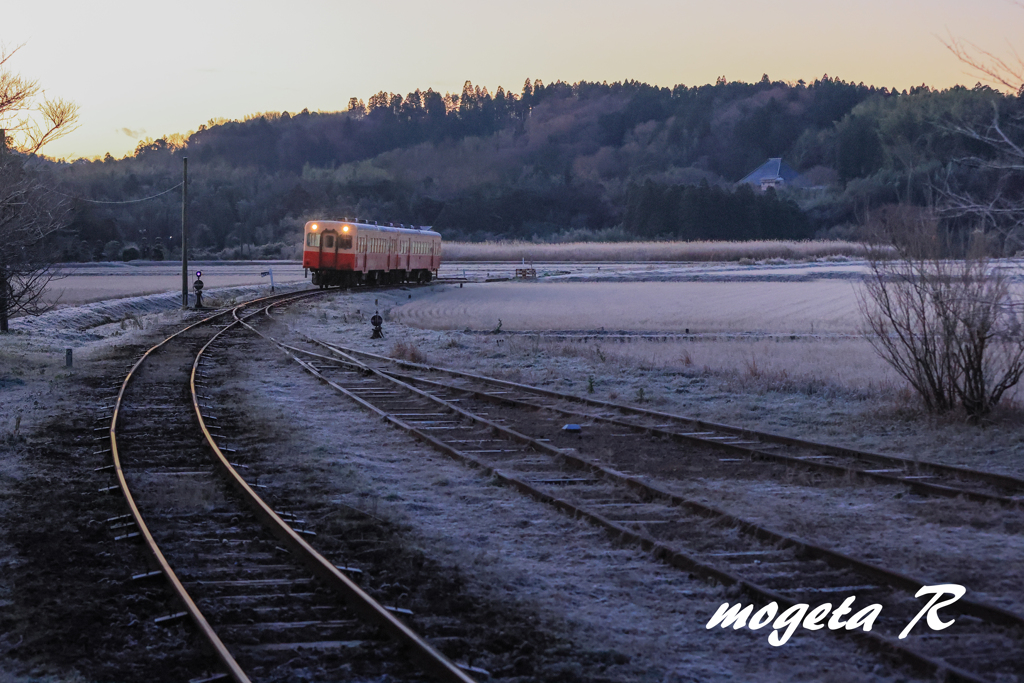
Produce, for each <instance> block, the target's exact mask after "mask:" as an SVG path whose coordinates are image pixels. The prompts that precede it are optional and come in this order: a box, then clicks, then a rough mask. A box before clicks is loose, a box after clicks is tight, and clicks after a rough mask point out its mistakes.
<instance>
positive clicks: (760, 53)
mask: <svg viewBox="0 0 1024 683" xmlns="http://www.w3.org/2000/svg"><path fill="white" fill-rule="evenodd" d="M951 34H952V35H954V36H956V37H958V38H961V39H964V40H969V41H972V42H974V43H976V44H978V45H980V46H982V47H985V48H987V49H989V50H992V51H994V52H996V53H999V54H1002V55H1007V56H1011V55H1012V54H1013V52H1012V49H1013V48H1014V47H1017V48H1019V49H1020V50H1021V51H1022V53H1024V35H1022V34H1024V9H1022V8H1021V7H1020V6H1018V5H1016V4H1014V3H1012V2H1010V1H1009V0H717V1H713V0H695V1H691V0H675V1H670V0H631V1H627V0H615V1H614V2H612V1H610V0H593V1H591V2H581V1H577V2H570V1H568V0H516V1H515V2H509V1H506V2H485V1H482V0H475V1H472V2H470V1H468V0H432V1H431V2H425V1H420V2H412V1H410V0H390V1H384V2H381V1H377V2H374V1H372V0H370V1H368V0H358V1H350V0H334V1H328V0H291V1H290V2H283V1H280V0H279V1H277V2H269V1H267V0H248V1H247V2H236V1H228V0H204V1H202V2H199V1H196V0H178V1H177V2H161V3H153V2H147V1H146V0H142V1H139V0H134V1H132V2H121V1H118V0H101V1H91V2H82V1H81V0H74V1H71V0H51V2H18V3H6V6H5V7H4V10H3V16H2V21H0V42H2V43H3V45H5V46H6V47H7V48H8V49H10V48H13V47H16V46H18V45H21V44H24V47H23V48H22V49H21V51H20V52H18V53H17V55H15V56H14V57H13V58H12V59H11V60H10V61H9V62H8V66H9V67H10V68H11V69H12V70H13V71H15V72H17V73H20V74H21V75H23V76H26V77H30V78H34V79H37V80H38V81H39V82H40V84H41V85H42V86H43V87H44V88H45V89H46V91H47V93H48V94H50V95H51V96H56V97H63V98H65V99H70V100H72V101H74V102H76V103H78V105H79V106H80V107H81V126H80V128H79V129H78V130H77V131H75V132H74V133H72V134H71V135H69V136H68V137H66V138H65V139H63V140H60V141H58V142H56V143H54V144H52V145H50V146H48V147H46V148H45V149H44V150H43V151H44V153H46V154H47V155H49V156H56V157H65V158H77V157H81V156H85V157H92V156H102V155H103V154H104V153H105V152H110V153H111V154H113V155H114V156H116V157H118V158H120V157H121V156H123V155H125V154H126V153H129V152H131V151H133V150H134V149H135V146H136V144H137V143H138V141H139V139H141V138H144V137H152V138H159V137H161V136H163V135H168V134H172V133H187V132H188V131H193V130H195V129H196V128H198V127H199V125H201V124H203V123H205V122H206V121H208V120H209V119H212V118H218V117H225V118H239V119H240V118H242V117H244V116H245V115H246V114H251V113H255V112H258V111H290V112H297V111H301V110H302V109H303V108H308V109H309V110H310V111H317V110H320V111H338V110H342V109H345V108H346V106H347V103H348V99H349V98H350V97H358V98H361V99H363V100H367V99H369V97H370V95H372V94H374V93H376V92H378V91H380V90H386V91H389V92H397V93H400V94H402V95H405V94H406V93H408V92H410V91H412V90H415V89H416V88H421V89H424V90H425V89H427V88H434V90H437V91H440V92H442V93H443V92H445V91H452V92H461V91H462V84H463V83H464V82H465V81H466V80H471V81H472V82H473V83H474V84H475V85H480V86H487V87H488V89H490V90H491V91H494V90H496V89H497V87H498V86H499V85H502V86H504V87H505V88H506V89H507V90H508V89H511V90H513V91H515V92H517V93H518V92H519V91H520V90H521V89H522V85H523V81H524V80H525V79H526V78H530V79H537V78H539V79H541V80H542V81H544V82H545V83H549V82H552V81H555V80H559V79H561V80H563V81H567V82H573V81H578V80H581V79H583V80H588V81H604V80H607V81H609V82H611V81H616V80H624V79H636V80H641V81H646V82H648V83H652V84H655V85H661V86H672V85H675V84H678V83H683V84H686V85H701V84H704V83H713V82H714V81H715V79H716V78H717V77H718V76H722V75H724V76H725V77H726V78H727V79H728V80H744V81H756V80H758V79H760V77H761V74H763V73H767V74H768V75H769V77H771V78H772V79H773V80H785V81H796V80H798V79H801V78H802V79H804V80H806V81H812V80H814V79H816V78H818V77H820V76H822V75H823V74H825V73H827V74H829V75H830V76H833V77H838V78H842V79H843V80H847V81H855V82H860V81H863V82H864V83H867V84H874V85H877V86H886V87H890V88H892V87H897V88H899V89H901V90H902V89H904V88H908V87H910V86H914V85H920V84H921V83H927V84H928V85H930V86H934V87H948V86H950V85H954V84H957V83H963V84H966V85H973V84H974V83H975V82H977V81H978V77H977V76H976V75H973V74H970V73H968V71H967V70H966V68H965V67H964V66H963V65H962V64H961V63H960V62H958V61H957V60H956V58H955V57H954V56H953V55H951V54H950V53H949V52H948V51H947V50H946V48H945V47H944V46H943V44H942V39H944V38H947V37H948V36H949V35H951Z"/></svg>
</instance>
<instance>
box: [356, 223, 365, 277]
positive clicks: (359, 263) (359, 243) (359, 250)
mask: <svg viewBox="0 0 1024 683" xmlns="http://www.w3.org/2000/svg"><path fill="white" fill-rule="evenodd" d="M356 270H357V271H359V272H361V273H365V272H366V235H360V234H358V233H357V234H356Z"/></svg>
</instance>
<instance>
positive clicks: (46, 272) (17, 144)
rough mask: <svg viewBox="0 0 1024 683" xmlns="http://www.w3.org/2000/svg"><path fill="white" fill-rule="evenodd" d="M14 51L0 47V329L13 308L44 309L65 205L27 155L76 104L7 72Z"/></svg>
mask: <svg viewBox="0 0 1024 683" xmlns="http://www.w3.org/2000/svg"><path fill="white" fill-rule="evenodd" d="M15 52H17V48H16V49H15V50H13V51H10V52H8V51H6V50H0V131H2V132H3V134H2V135H0V332H7V331H8V318H9V317H10V316H11V315H13V314H16V313H37V312H39V311H41V310H44V309H45V308H46V306H44V304H43V300H42V294H43V291H44V289H45V287H46V285H47V283H48V282H49V281H50V280H51V279H52V278H53V277H54V274H55V272H56V271H55V269H54V262H55V257H56V254H55V252H54V250H53V248H52V246H53V245H52V237H53V236H54V234H55V233H56V232H57V231H58V230H60V229H61V228H62V227H64V225H66V224H67V217H68V204H67V202H66V201H64V198H63V197H62V196H60V195H59V194H57V193H56V192H54V191H53V190H52V189H50V188H49V187H48V186H47V184H46V183H45V181H44V180H43V178H42V176H41V174H40V173H39V172H37V171H36V170H34V169H33V163H32V162H33V158H32V157H33V156H34V155H35V154H36V153H37V152H39V150H40V149H41V148H42V147H43V146H44V145H46V144H48V143H50V142H53V141H54V140H56V139H58V138H59V137H61V136H63V135H66V134H67V133H69V132H71V131H72V130H74V127H75V122H76V120H77V118H78V108H77V106H76V105H74V104H72V103H69V102H65V101H64V100H54V99H48V98H46V97H45V96H43V95H42V91H41V90H40V87H39V84H38V83H37V82H36V81H30V80H27V79H25V78H23V77H21V76H19V75H17V74H14V73H12V72H11V71H10V70H9V69H8V67H7V62H8V61H9V60H10V58H11V56H12V55H13V54H14V53H15Z"/></svg>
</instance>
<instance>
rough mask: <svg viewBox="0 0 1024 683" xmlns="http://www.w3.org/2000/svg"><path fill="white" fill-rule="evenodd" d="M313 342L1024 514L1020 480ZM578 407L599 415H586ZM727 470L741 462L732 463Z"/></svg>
mask: <svg viewBox="0 0 1024 683" xmlns="http://www.w3.org/2000/svg"><path fill="white" fill-rule="evenodd" d="M312 341H313V342H314V343H316V344H318V345H320V346H321V347H323V348H329V349H335V350H337V351H341V352H343V353H346V354H350V355H352V356H357V357H360V358H365V359H367V362H370V363H374V364H375V365H374V367H376V368H377V369H379V370H381V371H382V372H385V373H387V374H389V375H391V376H393V377H395V378H397V379H401V380H403V381H406V382H410V383H412V384H414V385H416V386H422V387H427V388H442V389H452V390H459V391H463V392H466V393H467V394H470V395H472V396H474V397H475V398H478V399H481V400H485V401H490V402H492V403H496V404H500V405H507V406H511V407H517V408H527V409H532V410H538V411H539V410H543V411H550V412H552V413H557V414H559V415H563V416H565V417H571V418H575V419H577V420H579V421H580V422H584V421H586V422H587V423H589V425H590V426H591V427H594V426H598V427H600V426H608V427H610V428H611V429H612V430H618V431H622V429H627V430H631V431H633V432H634V433H640V434H648V435H652V436H656V437H663V438H667V439H671V440H674V441H677V442H681V443H685V444H687V445H691V446H692V445H697V446H702V447H705V448H708V449H714V450H716V451H719V452H725V453H728V454H730V455H733V456H741V457H742V459H743V460H744V461H747V462H748V463H749V464H754V463H758V462H763V463H777V464H782V465H785V466H787V467H792V468H799V469H804V470H808V471H814V472H821V473H824V474H829V475H835V476H840V477H849V476H853V477H857V478H860V479H863V480H869V481H872V482H876V483H883V484H890V485H895V486H901V487H905V488H906V489H908V490H909V491H910V492H913V493H915V494H918V495H927V496H941V497H947V498H956V497H963V498H965V499H967V500H973V501H976V502H980V503H996V504H999V505H1002V506H1005V507H1011V508H1014V507H1017V508H1024V479H1018V478H1016V477H1011V476H1007V475H1002V474H996V473H993V472H984V471H980V470H973V469H968V468H965V467H955V466H951V465H942V464H939V463H931V462H927V461H924V460H912V459H909V458H900V457H897V456H892V455H883V454H880V453H871V452H867V451H860V450H855V449H852V448H843V447H841V446H834V445H830V444H823V443H816V442H813V441H807V440H804V439H795V438H792V437H787V436H782V435H779V434H771V433H768V432H760V431H756V430H752V429H745V428H742V427H734V426H731V425H724V424H718V423H714V422H708V421H705V420H698V419H696V418H692V417H686V416H684V415H676V414H673V413H665V412H660V411H655V410H648V409H645V408H639V407H636V406H629V405H624V404H620V403H612V402H609V401H601V400H597V399H592V398H587V397H584V396H575V395H572V394H566V393H562V392H557V391H552V390H550V389H544V388H541V387H534V386H530V385H526V384H519V383H515V382H509V381H506V380H500V379H494V378H491V377H484V376H482V375H477V374H474V373H469V372H464V371H460V370H453V369H450V368H443V367H437V366H431V365H424V364H421V363H411V362H408V361H403V360H396V359H393V358H387V357H385V356H381V355H378V354H373V353H368V352H366V351H361V350H358V349H353V348H351V347H346V346H341V345H337V344H326V343H325V342H322V341H319V340H312ZM396 367H400V368H406V369H407V370H412V371H414V372H418V373H419V374H409V373H408V372H405V373H403V372H399V371H396V370H395V369H394V368H396ZM439 374H440V375H447V376H449V377H451V378H453V379H454V381H453V382H439V381H437V380H436V379H431V377H430V375H434V376H435V377H436V375H439ZM580 406H586V407H588V408H593V409H594V410H589V411H587V410H582V409H581V408H580ZM726 462H730V463H735V462H738V461H737V460H731V459H730V460H726ZM734 467H735V466H734Z"/></svg>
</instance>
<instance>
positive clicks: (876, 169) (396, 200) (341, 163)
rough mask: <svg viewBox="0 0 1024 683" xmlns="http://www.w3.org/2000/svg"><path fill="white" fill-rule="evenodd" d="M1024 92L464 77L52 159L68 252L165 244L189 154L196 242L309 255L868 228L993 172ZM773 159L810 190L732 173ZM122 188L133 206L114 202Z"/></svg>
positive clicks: (232, 253) (173, 227)
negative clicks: (306, 239)
mask: <svg viewBox="0 0 1024 683" xmlns="http://www.w3.org/2000/svg"><path fill="white" fill-rule="evenodd" d="M993 106H995V107H997V108H998V110H999V111H1000V112H1001V113H1003V114H1005V115H1008V116H1016V115H1017V114H1018V112H1019V111H1020V100H1019V98H1018V97H1017V96H1016V95H1003V94H1001V93H999V92H997V91H995V90H992V89H990V88H988V87H984V86H976V87H975V88H964V87H956V88H952V89H949V90H943V91H938V90H933V89H931V88H929V87H927V86H924V85H922V86H920V87H918V88H913V89H911V90H909V91H902V92H898V91H896V90H890V89H888V88H884V87H883V88H877V87H874V86H867V85H864V84H854V83H847V82H844V81H842V80H839V79H833V78H829V77H828V76H824V77H822V78H821V79H818V80H816V81H814V82H813V83H805V82H803V81H800V82H797V83H784V82H779V81H771V80H770V79H769V78H768V77H767V76H765V77H763V78H762V79H761V80H760V81H759V82H757V83H742V82H729V81H727V80H726V79H725V78H720V79H718V81H717V82H716V83H715V84H713V85H710V84H709V85H702V86H696V87H686V86H682V85H678V86H675V87H674V88H662V87H655V86H651V85H647V84H644V83H639V82H634V81H627V82H624V83H612V84H608V83H588V82H580V83H574V84H569V83H562V82H556V83H552V84H548V85H545V84H543V83H541V82H540V81H533V82H531V81H529V80H528V81H527V82H526V83H525V84H524V86H523V88H522V90H521V92H518V93H515V92H511V91H505V90H504V89H503V88H498V89H497V91H496V92H494V93H491V92H489V91H488V90H487V89H486V88H480V87H475V86H473V85H472V84H471V83H469V82H467V83H466V84H465V87H464V88H463V91H462V93H461V94H445V95H441V94H439V93H437V92H434V91H433V90H427V91H426V92H423V91H419V90H417V91H416V92H413V93H410V94H408V95H406V96H404V97H403V96H401V95H397V94H391V93H385V92H381V93H378V94H376V95H374V96H373V97H371V98H370V99H369V101H368V102H367V103H364V102H362V101H358V100H355V99H353V100H352V101H351V102H350V104H349V108H348V110H347V111H345V112H333V113H322V112H309V111H306V110H303V111H302V112H299V113H292V114H290V113H288V112H282V113H261V114H254V115H252V116H250V117H247V118H246V120H244V121H210V122H209V123H208V124H207V125H203V126H200V127H199V130H197V131H196V132H194V133H190V134H188V135H172V136H168V137H166V138H162V139H159V140H148V139H147V140H145V141H143V142H141V143H140V144H139V145H138V147H137V149H136V150H135V152H134V154H132V155H129V156H126V157H125V158H123V159H114V158H112V157H111V156H109V155H107V157H106V158H104V159H102V160H99V159H97V160H85V159H80V160H77V161H73V162H55V161H50V160H43V161H40V162H39V163H40V164H45V165H48V166H49V171H50V172H52V173H53V174H54V175H55V176H56V178H57V181H58V182H59V187H60V188H61V191H62V192H63V193H65V194H66V195H68V196H69V197H73V198H74V199H72V200H71V201H73V202H74V207H73V208H74V213H73V215H74V219H73V222H72V224H71V225H70V227H69V229H68V230H67V231H66V233H65V238H64V241H63V244H62V248H63V258H64V259H65V260H93V259H119V258H136V257H142V258H155V259H159V258H170V257H173V256H175V251H176V245H177V243H178V242H179V241H180V239H179V237H178V235H179V233H180V194H179V191H177V190H174V191H172V192H168V193H166V194H162V195H160V196H158V197H155V198H152V199H147V200H145V201H134V200H139V199H144V198H146V197H150V196H152V195H156V194H158V193H160V192H163V191H164V190H166V189H168V188H172V187H174V186H175V185H176V184H177V183H179V182H180V178H181V167H182V162H181V158H182V157H188V160H189V162H188V163H189V180H190V182H189V199H190V202H189V216H190V224H191V240H192V245H193V251H194V253H195V254H196V255H206V256H218V257H222V258H278V257H294V256H295V255H296V251H297V249H298V245H297V237H296V236H297V235H298V234H299V230H300V226H301V225H302V223H303V222H305V220H307V219H309V218H314V217H319V218H323V217H332V218H334V217H339V218H340V217H349V218H359V219H364V220H371V221H372V220H377V221H382V222H394V223H396V224H398V223H403V224H414V225H432V226H434V228H435V229H437V230H439V231H441V232H442V233H443V234H444V236H445V237H446V238H448V239H462V240H484V239H526V240H542V241H564V240H580V239H582V240H630V239H723V240H726V239H751V238H752V239H763V238H788V239H803V238H811V237H815V236H828V237H847V238H849V237H854V236H856V234H857V232H856V231H857V226H858V225H860V224H861V223H863V221H864V220H865V216H866V215H867V214H868V213H869V212H870V211H871V210H872V208H873V207H877V206H881V205H884V204H889V203H894V202H909V203H916V204H922V205H924V204H929V203H933V202H935V200H936V196H935V195H936V188H941V187H948V186H949V183H951V182H952V183H954V184H957V185H959V186H964V187H966V186H969V185H971V184H972V183H973V184H974V185H979V184H984V183H983V180H984V179H983V178H981V177H980V176H979V175H978V174H979V171H977V170H976V169H972V168H971V167H970V166H969V165H964V164H958V163H956V162H957V160H959V159H963V158H965V157H970V156H975V157H977V156H981V157H984V156H985V155H986V154H991V152H990V151H989V150H987V149H986V148H985V146H984V145H982V144H980V143H977V142H973V141H972V140H971V139H970V137H969V136H965V135H963V133H962V131H963V129H964V128H970V127H971V126H983V125H985V124H986V122H988V121H990V120H991V119H992V113H993ZM771 157H782V158H783V159H784V160H785V162H786V163H787V164H788V165H789V166H791V167H792V168H793V169H795V170H796V171H798V172H800V173H801V174H802V179H803V182H802V183H801V184H800V186H799V187H786V188H783V189H779V190H776V189H774V188H769V189H767V190H766V191H763V192H762V191H761V190H760V188H752V187H751V186H749V185H737V181H738V180H740V179H741V178H743V177H744V176H745V175H747V174H748V173H750V172H751V171H753V170H754V169H755V168H757V167H758V166H760V165H761V164H763V163H764V162H765V161H766V160H767V159H769V158H771ZM118 202H123V203H118Z"/></svg>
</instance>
